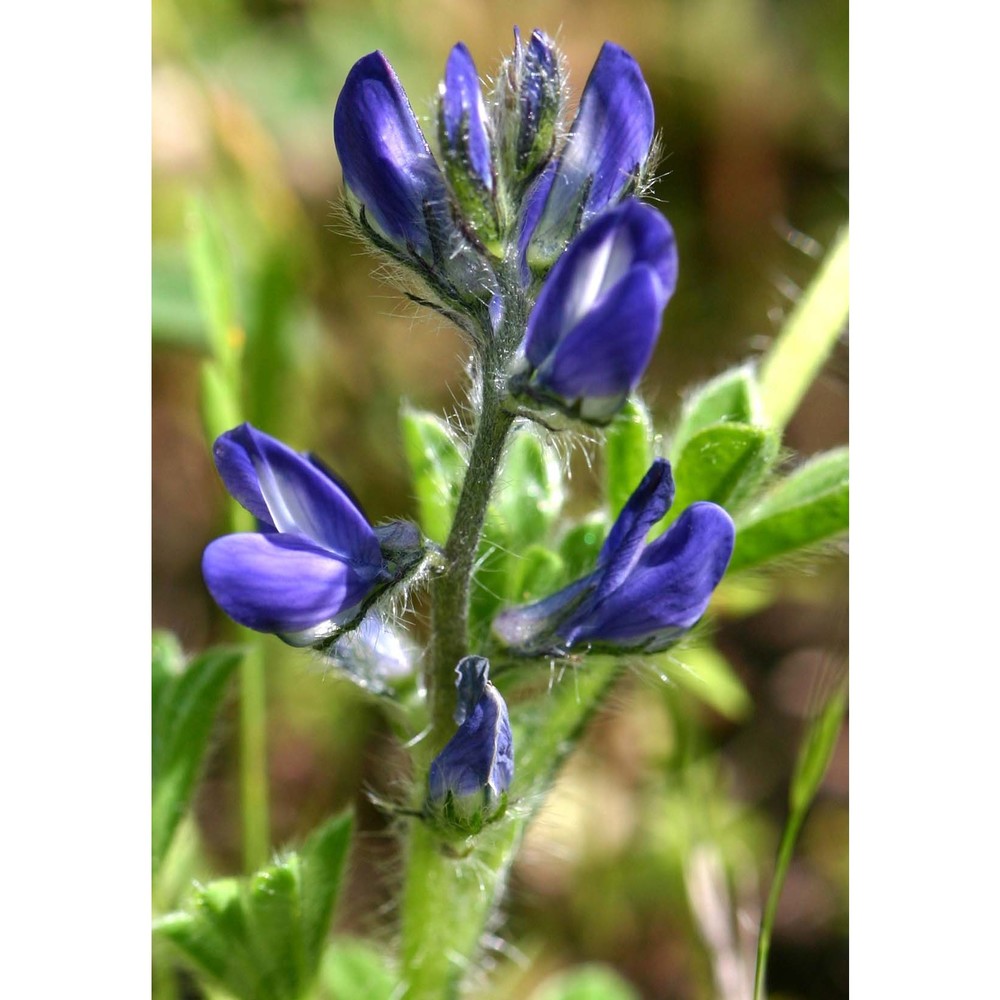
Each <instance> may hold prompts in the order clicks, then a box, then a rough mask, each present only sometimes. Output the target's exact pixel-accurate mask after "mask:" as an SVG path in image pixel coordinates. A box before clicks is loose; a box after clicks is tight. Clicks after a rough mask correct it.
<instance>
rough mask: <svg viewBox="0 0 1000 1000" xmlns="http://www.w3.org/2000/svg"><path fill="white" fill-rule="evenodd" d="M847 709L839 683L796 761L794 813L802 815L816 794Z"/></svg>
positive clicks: (843, 687)
mask: <svg viewBox="0 0 1000 1000" xmlns="http://www.w3.org/2000/svg"><path fill="white" fill-rule="evenodd" d="M846 709H847V685H846V684H843V683H841V684H839V685H838V686H837V687H836V689H835V690H834V691H833V692H832V694H831V695H830V697H829V698H827V700H826V704H825V705H824V706H823V708H822V710H821V711H820V712H819V713H818V714H817V715H816V716H814V717H813V719H812V720H811V721H810V723H809V728H808V729H807V730H806V734H805V739H804V740H803V742H802V746H801V747H800V748H799V755H798V758H797V759H796V761H795V773H794V774H793V776H792V784H791V788H790V789H789V793H788V801H789V805H790V806H791V808H792V811H793V812H796V813H799V812H804V811H805V810H806V809H808V807H809V805H810V803H811V802H812V800H813V799H814V798H815V797H816V793H817V792H818V791H819V786H820V784H821V782H822V781H823V776H824V775H825V774H826V769H827V768H828V767H829V766H830V759H831V758H832V757H833V751H834V749H835V748H836V746H837V737H838V735H839V734H840V726H841V723H842V722H843V721H844V712H845V711H846Z"/></svg>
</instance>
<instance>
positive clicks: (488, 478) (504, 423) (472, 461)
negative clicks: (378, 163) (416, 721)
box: [426, 255, 528, 753]
mask: <svg viewBox="0 0 1000 1000" xmlns="http://www.w3.org/2000/svg"><path fill="white" fill-rule="evenodd" d="M497 277H498V278H499V280H500V284H501V286H502V288H503V293H504V296H503V297H504V303H505V313H504V319H503V322H502V324H501V326H500V329H499V330H497V331H496V332H495V333H494V331H492V330H484V331H483V333H484V340H483V343H484V345H485V346H484V349H483V350H482V352H481V355H480V357H479V359H478V360H479V364H480V366H481V370H480V372H479V377H480V379H481V384H482V399H481V400H480V405H479V407H478V410H479V423H478V424H477V425H476V433H475V437H474V439H473V442H472V453H471V454H470V455H469V465H468V467H467V469H466V472H465V480H464V482H463V483H462V492H461V494H460V495H459V498H458V506H457V508H456V509H455V519H454V520H453V521H452V524H451V532H450V534H449V535H448V541H447V542H446V543H445V548H444V556H445V561H446V569H445V572H444V573H443V574H442V575H441V576H440V577H438V578H437V579H436V580H435V581H434V582H433V584H432V585H431V630H432V639H431V657H430V664H429V666H428V670H427V674H426V678H427V697H428V700H429V704H430V716H431V726H432V731H431V734H430V738H429V739H428V741H427V749H428V750H429V751H430V752H432V753H437V752H438V751H439V750H441V748H442V747H443V746H444V745H445V743H446V742H447V741H448V739H449V738H450V736H451V734H452V733H453V732H454V729H455V723H454V721H453V716H454V714H455V667H456V666H457V664H458V661H459V660H460V659H461V658H462V657H463V656H466V655H468V654H470V653H475V652H476V650H473V649H470V648H469V588H470V586H471V581H472V570H473V566H474V564H475V560H476V551H477V549H478V548H479V541H480V539H481V538H482V534H483V525H484V524H485V522H486V511H487V508H488V507H489V503H490V497H491V495H492V493H493V486H494V484H495V482H496V478H497V473H498V472H499V471H500V463H501V461H502V459H503V453H504V445H505V443H506V441H507V435H508V433H509V432H510V428H511V425H512V424H513V423H514V415H513V413H511V411H510V410H509V409H508V408H507V406H506V371H507V367H508V365H509V363H510V360H511V358H512V357H513V356H514V353H515V352H516V351H517V348H518V346H519V345H520V343H521V341H522V339H523V337H524V331H525V322H526V316H527V310H528V303H527V298H526V296H525V293H524V290H523V289H522V287H521V282H520V278H519V274H518V269H517V263H516V258H515V257H514V256H513V255H512V257H511V260H509V261H504V262H503V263H502V264H500V265H498V267H497Z"/></svg>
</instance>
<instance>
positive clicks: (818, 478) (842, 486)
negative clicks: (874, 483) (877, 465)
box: [729, 448, 850, 571]
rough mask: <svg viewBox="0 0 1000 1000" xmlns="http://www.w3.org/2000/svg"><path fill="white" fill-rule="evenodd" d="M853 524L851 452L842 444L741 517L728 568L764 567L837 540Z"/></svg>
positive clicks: (803, 469) (804, 468)
mask: <svg viewBox="0 0 1000 1000" xmlns="http://www.w3.org/2000/svg"><path fill="white" fill-rule="evenodd" d="M849 523H850V485H849V466H848V453H847V449H846V448H838V449H836V450H835V451H831V452H827V453H826V454H823V455H819V456H817V457H816V458H814V459H812V460H811V461H810V462H808V463H807V464H806V465H804V466H803V467H802V468H801V469H799V470H798V471H797V472H795V473H793V474H792V475H791V476H789V477H788V478H787V479H785V480H784V481H782V482H781V483H779V484H778V485H777V486H776V487H775V488H774V489H772V490H771V491H770V492H769V493H768V494H767V495H766V496H765V497H764V499H763V500H762V502H761V503H760V504H758V505H757V507H755V508H754V509H753V510H751V511H749V512H748V513H747V514H746V515H745V516H744V517H742V518H739V519H738V520H737V530H736V548H735V551H734V552H733V558H732V561H731V562H730V565H729V569H730V571H733V570H740V569H748V568H750V567H754V566H760V565H762V564H764V563H766V562H769V561H770V560H772V559H777V558H780V557H782V556H786V555H789V554H790V553H793V552H796V551H799V550H802V549H805V548H808V547H810V546H812V545H816V544H818V543H820V542H824V541H827V540H829V539H832V538H835V537H836V536H837V535H840V534H843V533H844V532H845V531H847V529H848V526H849Z"/></svg>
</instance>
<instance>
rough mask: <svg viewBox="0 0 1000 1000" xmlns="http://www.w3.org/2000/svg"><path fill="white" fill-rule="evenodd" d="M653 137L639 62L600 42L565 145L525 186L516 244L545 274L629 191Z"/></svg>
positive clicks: (649, 100) (650, 110)
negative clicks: (580, 234)
mask: <svg viewBox="0 0 1000 1000" xmlns="http://www.w3.org/2000/svg"><path fill="white" fill-rule="evenodd" d="M652 141H653V101H652V98H651V97H650V94H649V88H648V87H647V86H646V81H645V80H644V79H643V76H642V72H641V71H640V69H639V65H638V63H636V61H635V60H634V59H633V58H632V56H630V55H629V54H628V53H627V52H626V51H625V50H624V49H623V48H620V47H619V46H617V45H613V44H612V43H611V42H605V43H604V46H603V47H602V48H601V51H600V54H599V55H598V57H597V61H596V62H595V63H594V68H593V69H592V70H591V73H590V76H589V78H588V79H587V83H586V85H585V86H584V88H583V95H582V97H581V99H580V107H579V110H578V111H577V115H576V118H575V120H574V121H573V124H572V126H571V127H570V131H569V135H568V137H567V139H566V144H565V146H564V147H563V149H562V152H561V153H560V154H559V156H558V159H556V160H554V161H552V162H551V163H550V164H549V166H548V167H546V169H545V172H544V173H543V174H542V175H541V176H540V177H539V178H538V180H537V181H536V182H535V184H534V185H533V186H532V188H531V190H530V191H529V192H528V195H527V199H526V204H525V206H524V208H523V211H522V221H521V232H520V237H519V245H520V249H521V252H522V255H523V259H524V262H525V266H526V267H527V268H528V269H529V270H530V271H531V272H534V273H536V274H544V273H545V271H547V270H548V269H549V268H550V267H551V266H552V265H553V264H554V263H555V261H556V260H557V259H558V257H559V255H560V254H561V253H562V252H563V250H564V249H565V247H566V245H567V243H568V242H569V241H570V240H571V239H572V238H573V237H574V236H575V235H576V234H577V233H578V232H579V231H580V230H581V229H583V228H585V227H586V226H587V225H588V224H589V223H590V222H591V221H592V220H593V219H594V218H595V217H596V216H598V215H599V214H600V213H602V212H604V211H605V210H606V209H608V208H609V207H611V206H612V205H614V204H615V203H616V202H618V201H619V200H620V199H622V198H623V197H625V196H626V195H628V194H630V193H631V191H632V190H633V189H634V187H635V186H636V184H637V182H638V179H639V178H640V176H641V175H642V173H643V171H644V169H645V165H646V160H647V159H648V157H649V150H650V146H651V144H652Z"/></svg>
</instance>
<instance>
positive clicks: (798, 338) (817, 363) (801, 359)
mask: <svg viewBox="0 0 1000 1000" xmlns="http://www.w3.org/2000/svg"><path fill="white" fill-rule="evenodd" d="M849 257H850V254H849V234H848V230H847V228H846V227H845V228H844V229H843V230H842V231H841V232H840V234H839V235H838V237H837V239H836V241H835V242H834V245H833V246H832V247H831V249H830V251H829V252H828V253H827V255H826V258H825V259H824V261H823V264H822V266H821V267H820V270H819V273H818V274H817V275H816V277H815V278H814V279H813V281H812V282H811V283H810V285H809V287H808V288H807V289H806V290H805V292H804V293H803V294H802V297H801V298H800V299H799V301H798V302H797V303H796V304H795V308H794V309H793V310H792V313H791V315H790V316H789V317H788V321H787V322H786V323H785V325H784V327H783V328H782V330H781V333H779V334H778V336H777V338H776V339H775V341H774V343H773V344H772V345H771V348H770V350H769V351H768V352H767V354H766V355H765V356H764V358H763V361H762V363H761V366H760V392H761V399H762V401H763V404H764V410H765V413H766V415H767V419H768V422H769V425H770V426H772V427H774V428H778V429H780V428H783V427H784V426H785V424H787V423H788V421H789V420H790V419H791V417H792V414H794V413H795V410H796V409H797V407H798V405H799V403H800V402H801V401H802V397H803V396H804V395H805V394H806V390H808V388H809V386H810V385H812V382H813V379H814V378H815V377H816V375H817V373H818V372H819V370H820V368H821V367H822V366H823V362H824V361H825V360H826V358H827V355H828V354H829V353H830V351H831V350H832V349H833V345H834V344H835V343H836V342H837V338H838V337H839V336H840V333H841V331H842V330H843V329H844V326H845V324H846V323H847V316H848V309H849V302H850V295H849V290H850V283H849V277H850V261H849Z"/></svg>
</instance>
